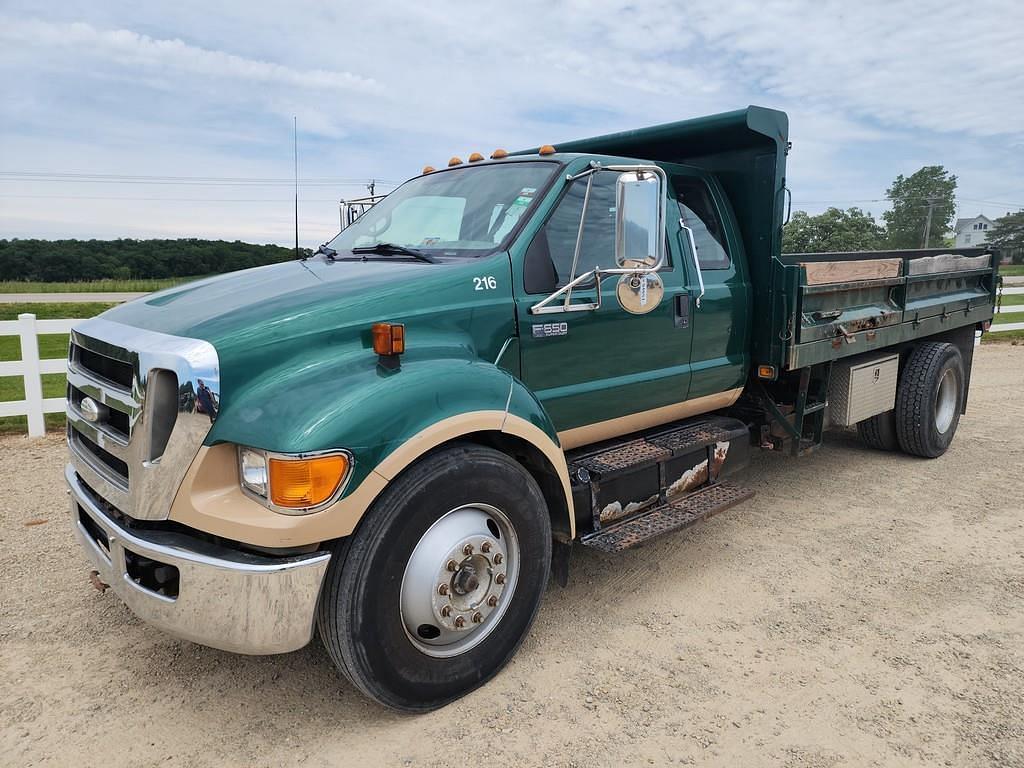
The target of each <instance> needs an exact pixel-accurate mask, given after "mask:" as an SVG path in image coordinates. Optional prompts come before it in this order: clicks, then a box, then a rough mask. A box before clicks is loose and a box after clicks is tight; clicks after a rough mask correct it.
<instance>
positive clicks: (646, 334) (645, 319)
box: [516, 171, 691, 449]
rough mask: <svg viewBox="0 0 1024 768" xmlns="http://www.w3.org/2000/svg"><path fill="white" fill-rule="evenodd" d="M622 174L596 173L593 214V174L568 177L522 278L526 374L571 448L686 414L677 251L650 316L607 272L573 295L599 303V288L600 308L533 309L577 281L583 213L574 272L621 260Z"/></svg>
mask: <svg viewBox="0 0 1024 768" xmlns="http://www.w3.org/2000/svg"><path fill="white" fill-rule="evenodd" d="M617 178H618V173H616V172H613V171H599V172H597V173H596V174H594V179H593V184H592V187H591V191H590V196H589V200H587V205H586V212H585V215H583V208H584V205H583V204H584V198H585V197H586V187H587V179H586V178H580V179H576V180H575V181H571V182H567V184H566V187H565V188H564V190H563V191H562V194H561V197H560V198H559V199H558V201H557V202H556V204H555V205H554V207H553V209H552V210H551V211H550V213H549V215H548V216H547V219H546V220H545V222H544V223H543V225H542V226H541V227H540V229H539V230H538V231H537V232H536V233H535V235H534V236H533V238H532V240H531V241H530V243H529V246H528V247H527V249H526V252H525V256H524V258H523V262H522V272H521V274H520V275H518V276H517V278H518V279H517V280H516V283H517V285H516V312H517V317H518V326H519V334H520V338H519V343H520V365H521V377H522V379H523V381H524V382H525V383H526V384H527V386H529V387H530V389H531V390H532V391H533V392H534V393H535V394H536V395H537V397H538V398H539V399H540V401H541V402H542V403H543V405H544V408H545V409H546V410H547V412H548V415H549V416H550V417H551V419H552V421H553V423H554V425H555V428H556V429H557V430H558V432H559V438H560V440H561V442H562V446H563V448H566V449H568V448H573V447H575V446H578V445H585V444H589V443H592V442H596V441H599V440H605V439H609V438H611V437H616V436H618V435H623V434H627V433H629V432H634V431H636V430H639V429H644V428H646V427H649V426H653V425H655V424H660V423H664V422H667V421H671V420H672V419H673V418H678V417H677V416H674V415H673V413H674V409H676V408H677V407H678V404H679V403H682V402H683V401H684V400H685V399H686V396H687V390H688V388H689V384H690V365H689V352H690V342H691V330H690V322H689V315H690V296H689V293H688V292H687V290H686V287H685V278H684V275H683V271H682V269H681V267H680V260H679V258H678V255H677V254H672V253H671V252H667V253H666V262H665V264H664V265H663V266H662V268H661V269H660V270H659V273H658V274H659V276H660V277H661V279H662V280H663V281H664V289H665V292H664V297H663V298H662V299H661V301H660V302H659V303H658V304H657V306H655V307H654V309H653V310H651V311H648V312H647V313H646V314H631V313H630V312H627V311H626V310H625V309H623V308H622V307H621V306H620V304H619V302H618V300H617V298H616V286H617V284H618V282H619V279H620V277H621V276H620V275H607V276H604V277H603V279H602V280H601V285H600V286H596V285H594V284H593V282H592V281H591V282H590V284H589V285H588V284H583V285H581V286H579V287H577V288H574V289H573V293H572V301H573V303H577V302H596V301H597V291H598V290H600V291H601V306H600V308H598V309H595V310H587V311H575V312H564V311H563V312H552V313H545V314H534V313H532V312H531V311H530V310H531V307H533V306H534V305H535V304H537V303H538V302H540V301H542V300H543V299H545V298H546V297H548V296H549V295H551V294H552V293H553V292H554V291H555V290H557V289H558V288H560V287H562V286H564V285H566V283H568V282H569V280H570V275H571V273H572V262H573V256H574V252H575V248H576V241H577V237H578V236H579V230H580V226H581V219H582V226H583V233H582V240H581V250H580V256H579V263H578V264H577V267H576V271H575V274H576V275H577V276H578V275H581V274H583V273H584V272H587V271H588V270H590V269H593V268H594V267H596V266H600V267H604V268H610V267H615V266H616V263H615V237H616V228H615V221H616V215H615V214H616V180H617ZM663 193H664V190H663ZM670 220H671V219H670ZM661 237H665V234H664V233H662V234H661ZM561 301H562V297H559V298H556V299H555V300H554V302H553V304H554V305H556V306H558V305H560V302H561Z"/></svg>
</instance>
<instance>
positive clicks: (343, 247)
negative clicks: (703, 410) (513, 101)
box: [328, 162, 558, 256]
mask: <svg viewBox="0 0 1024 768" xmlns="http://www.w3.org/2000/svg"><path fill="white" fill-rule="evenodd" d="M557 168H558V166H557V164H555V163H549V162H514V163H501V164H496V165H479V166H466V167H463V168H453V169H451V170H447V171H438V172H434V173H429V174H427V175H425V176H420V177H418V178H415V179H412V180H411V181H409V182H407V183H406V184H403V185H402V186H401V187H399V188H398V189H396V190H395V191H394V192H392V193H391V194H390V195H388V196H387V197H386V198H384V199H383V200H382V201H381V202H379V203H377V205H375V206H373V207H372V208H371V209H370V210H368V211H367V212H366V213H364V214H363V215H362V216H360V217H359V218H358V219H357V220H356V221H355V222H354V223H353V224H352V225H351V226H350V227H347V228H346V229H345V230H343V231H342V232H341V234H339V235H338V236H337V237H335V238H334V239H333V240H331V242H330V243H328V245H329V246H330V247H331V248H333V249H334V250H336V251H339V252H340V251H350V250H351V249H353V248H366V247H372V246H374V245H377V244H380V243H388V244H391V245H399V246H404V247H407V248H415V249H416V250H417V251H426V252H428V253H433V254H434V255H438V256H482V255H483V254H485V253H487V252H489V251H493V250H495V249H496V248H497V247H498V246H499V245H500V244H501V243H502V241H503V240H504V239H505V238H506V237H507V236H508V234H509V233H510V232H511V231H512V230H513V229H514V228H515V226H516V224H517V223H519V220H520V219H521V218H522V217H523V214H524V213H525V212H526V211H527V210H528V209H529V208H530V206H531V205H532V204H533V202H534V200H536V199H537V196H538V195H539V194H540V193H541V191H543V188H544V186H545V185H546V184H547V182H548V180H549V179H550V178H551V176H552V174H554V173H555V171H556V170H557Z"/></svg>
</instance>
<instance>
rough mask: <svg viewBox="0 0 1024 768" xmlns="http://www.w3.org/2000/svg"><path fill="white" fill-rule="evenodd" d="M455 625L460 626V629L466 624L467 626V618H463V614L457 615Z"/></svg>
mask: <svg viewBox="0 0 1024 768" xmlns="http://www.w3.org/2000/svg"><path fill="white" fill-rule="evenodd" d="M455 626H456V627H458V628H459V629H462V628H463V627H464V626H466V620H465V619H464V618H462V617H461V616H456V617H455Z"/></svg>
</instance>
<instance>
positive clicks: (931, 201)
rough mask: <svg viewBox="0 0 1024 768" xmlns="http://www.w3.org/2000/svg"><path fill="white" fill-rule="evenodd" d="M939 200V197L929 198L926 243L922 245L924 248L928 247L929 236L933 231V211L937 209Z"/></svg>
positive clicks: (925, 229)
mask: <svg viewBox="0 0 1024 768" xmlns="http://www.w3.org/2000/svg"><path fill="white" fill-rule="evenodd" d="M937 202H939V198H937V197H929V198H928V216H927V217H925V220H924V245H923V246H921V247H922V248H927V247H928V238H929V237H930V236H931V233H932V211H933V210H934V209H935V204H936V203H937Z"/></svg>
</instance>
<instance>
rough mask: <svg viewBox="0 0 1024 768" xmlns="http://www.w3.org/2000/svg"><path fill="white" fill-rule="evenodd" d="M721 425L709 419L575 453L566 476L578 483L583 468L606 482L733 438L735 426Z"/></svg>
mask: <svg viewBox="0 0 1024 768" xmlns="http://www.w3.org/2000/svg"><path fill="white" fill-rule="evenodd" d="M721 422H722V420H720V419H719V420H714V419H709V420H706V421H700V422H697V423H695V424H686V425H683V426H678V427H671V428H669V429H662V430H660V431H657V432H652V433H650V434H647V435H644V436H643V437H638V438H633V439H631V440H627V441H625V442H621V443H617V444H614V445H610V446H607V447H605V448H602V449H600V450H597V451H588V452H587V453H584V454H577V455H575V456H572V457H571V458H570V460H569V476H570V477H572V478H574V482H579V477H580V473H579V470H581V469H583V470H586V472H587V473H588V474H590V475H597V476H598V477H600V478H602V479H603V480H608V479H611V478H612V477H615V476H617V475H622V474H625V473H628V472H634V471H636V470H638V469H642V468H643V467H649V466H653V465H655V464H657V463H658V462H660V461H664V460H666V459H670V458H672V457H673V456H676V455H679V454H680V453H684V452H686V451H687V450H693V449H695V448H700V447H701V446H704V445H708V444H710V443H715V442H718V441H720V440H730V439H734V438H735V437H736V429H735V427H734V428H732V429H726V428H724V427H723V426H722V423H721ZM584 482H585V481H584Z"/></svg>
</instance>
